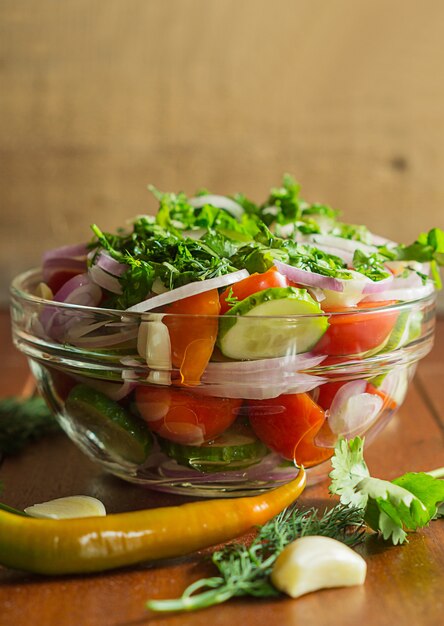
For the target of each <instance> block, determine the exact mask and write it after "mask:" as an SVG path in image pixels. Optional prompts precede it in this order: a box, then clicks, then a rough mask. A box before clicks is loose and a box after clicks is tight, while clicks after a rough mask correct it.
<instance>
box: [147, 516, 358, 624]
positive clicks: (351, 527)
mask: <svg viewBox="0 0 444 626" xmlns="http://www.w3.org/2000/svg"><path fill="white" fill-rule="evenodd" d="M364 533H365V530H364V522H363V517H362V510H361V509H359V508H357V507H347V506H343V505H341V504H338V505H337V506H335V507H333V508H332V509H330V510H327V509H326V510H325V511H324V512H323V513H322V514H321V515H320V514H319V511H318V510H317V509H313V508H312V509H308V510H307V509H305V510H304V509H300V508H298V507H297V506H295V505H294V506H292V507H290V508H288V509H286V510H284V511H283V512H282V513H280V514H279V515H277V516H276V517H274V518H273V519H272V520H271V521H270V522H268V523H267V524H265V525H264V526H262V528H260V529H259V531H258V534H257V536H256V538H255V539H254V540H253V541H252V543H251V544H250V545H248V546H245V545H242V544H238V543H236V544H230V545H227V546H225V547H224V548H222V550H218V551H216V552H214V553H213V555H212V557H211V561H212V563H213V564H214V565H215V567H216V568H217V570H218V572H219V575H218V576H213V577H211V578H204V579H201V580H198V581H196V582H195V583H193V584H191V585H190V586H189V587H188V588H187V589H186V590H185V591H184V593H183V595H182V596H181V597H180V598H177V599H173V600H150V601H148V602H147V605H146V606H147V608H148V609H150V610H151V611H156V612H166V611H194V610H197V609H203V608H205V607H208V606H213V605H215V604H220V603H222V602H225V601H226V600H229V599H230V598H234V597H239V596H254V597H260V598H264V597H270V596H279V595H281V594H280V592H279V591H278V590H277V589H276V588H275V587H273V585H272V584H271V582H270V579H269V576H270V573H271V570H272V568H273V565H274V563H275V561H276V559H277V557H278V556H279V554H280V553H281V552H282V550H283V549H284V548H285V546H286V545H288V544H289V543H290V542H292V541H294V540H295V539H296V538H297V537H304V536H307V535H322V536H324V537H332V538H334V539H338V540H339V541H342V542H344V543H345V544H347V545H349V546H354V545H356V544H358V543H360V542H361V541H363V538H364Z"/></svg>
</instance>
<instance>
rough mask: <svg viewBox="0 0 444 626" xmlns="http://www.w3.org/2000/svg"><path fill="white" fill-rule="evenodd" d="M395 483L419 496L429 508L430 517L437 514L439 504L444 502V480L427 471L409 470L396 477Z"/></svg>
mask: <svg viewBox="0 0 444 626" xmlns="http://www.w3.org/2000/svg"><path fill="white" fill-rule="evenodd" d="M393 483H394V484H395V485H399V486H400V487H403V488H404V489H407V490H408V491H410V492H411V493H413V494H414V495H415V496H416V497H417V498H419V499H420V500H421V502H422V503H423V504H424V506H425V507H426V508H427V511H428V514H429V517H430V518H432V517H435V515H436V514H437V511H438V508H437V505H438V504H439V503H441V502H444V481H442V480H437V479H436V478H434V477H433V476H430V474H426V473H425V472H409V473H408V474H404V475H403V476H400V477H399V478H396V479H395V480H394V481H393Z"/></svg>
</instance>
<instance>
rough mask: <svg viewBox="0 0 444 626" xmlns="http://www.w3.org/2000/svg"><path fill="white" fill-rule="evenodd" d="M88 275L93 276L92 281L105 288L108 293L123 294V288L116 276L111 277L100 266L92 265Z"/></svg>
mask: <svg viewBox="0 0 444 626" xmlns="http://www.w3.org/2000/svg"><path fill="white" fill-rule="evenodd" d="M88 273H89V275H90V276H91V280H92V281H93V282H95V283H96V285H99V287H103V289H106V290H107V291H111V293H117V294H121V293H122V287H121V285H120V283H119V281H118V279H117V278H116V277H115V276H111V274H108V273H107V272H105V270H103V269H102V268H101V267H99V266H98V265H91V266H90V267H89V268H88Z"/></svg>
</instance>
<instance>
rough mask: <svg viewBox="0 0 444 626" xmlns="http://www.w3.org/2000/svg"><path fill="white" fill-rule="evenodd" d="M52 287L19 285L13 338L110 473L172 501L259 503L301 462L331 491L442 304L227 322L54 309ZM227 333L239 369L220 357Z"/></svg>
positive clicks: (380, 424)
mask: <svg viewBox="0 0 444 626" xmlns="http://www.w3.org/2000/svg"><path fill="white" fill-rule="evenodd" d="M41 280H42V278H41V273H40V271H39V270H31V271H29V272H27V273H25V274H22V275H20V276H18V277H17V278H16V279H15V280H14V282H13V284H12V287H11V299H12V304H11V311H12V328H13V337H14V342H15V345H16V346H17V347H18V348H19V350H21V351H22V352H23V353H24V354H25V355H26V356H27V357H28V358H29V361H30V365H31V369H32V372H33V374H34V376H35V378H36V381H37V385H38V388H39V390H40V392H41V394H42V395H43V396H44V398H45V399H46V401H47V403H48V405H49V406H50V408H51V409H52V410H53V412H54V414H55V416H56V418H57V420H58V421H59V423H60V424H61V426H62V428H63V429H64V430H65V431H66V433H67V434H68V435H69V437H70V438H71V439H72V440H73V441H74V442H75V443H76V444H77V445H78V446H79V447H80V448H81V449H82V450H83V451H84V452H85V453H86V454H87V455H88V456H89V457H90V458H92V459H93V460H94V461H96V462H97V463H99V464H100V465H101V466H102V467H103V468H104V469H105V470H106V471H108V472H111V473H112V474H115V475H116V476H119V477H121V478H123V479H125V480H128V481H131V482H134V483H139V484H140V485H144V486H146V487H150V488H155V489H160V490H164V491H169V492H174V493H181V494H188V495H195V496H205V497H208V496H218V497H220V496H224V495H226V496H233V495H241V494H245V493H250V494H252V493H255V492H256V493H257V492H260V491H263V490H266V489H269V488H271V487H275V486H277V485H279V484H281V483H284V482H286V481H288V480H289V479H291V478H292V477H294V476H296V474H297V472H298V465H301V464H303V465H304V466H305V467H306V468H307V475H308V482H309V484H314V483H315V482H318V481H320V480H322V479H323V478H325V477H326V476H327V474H328V472H329V471H330V457H331V456H332V454H333V450H334V446H335V443H336V441H337V439H338V437H340V436H344V437H347V438H350V437H353V436H356V435H360V436H364V435H365V437H366V442H367V443H368V442H369V441H371V440H372V439H374V437H376V435H377V434H378V433H379V432H380V431H381V430H382V429H383V428H384V427H385V426H386V424H387V423H388V421H389V420H390V419H391V418H392V417H393V415H394V414H395V412H396V411H397V410H398V408H399V407H400V405H401V404H402V403H403V401H404V398H405V395H406V392H407V388H408V385H409V382H410V381H411V379H412V376H413V374H414V371H415V368H416V364H417V362H418V361H419V359H421V358H422V357H424V356H425V355H426V354H427V353H428V352H429V351H430V349H431V347H432V342H433V333H434V323H435V295H434V294H432V295H430V296H427V297H426V298H422V299H420V300H416V301H412V302H407V303H398V304H393V305H385V306H379V307H378V308H369V309H365V308H362V309H359V310H358V311H356V310H354V311H353V312H350V311H348V312H336V313H328V314H322V315H297V316H286V317H258V316H256V317H254V316H250V315H246V316H243V317H239V316H238V317H235V316H228V317H230V319H229V320H228V321H227V315H225V316H200V315H172V314H165V313H157V312H150V313H143V314H140V313H128V312H126V311H117V310H108V309H100V308H91V307H87V306H80V305H73V304H66V303H59V302H54V301H51V300H45V299H43V298H41V297H38V296H36V295H34V294H35V293H37V292H38V285H39V283H40V282H41ZM327 322H328V324H329V326H328V330H327V332H326V333H325V334H324V335H323V336H322V338H321V339H320V341H318V342H315V344H314V345H312V346H310V345H309V344H310V342H311V339H310V337H311V336H312V335H313V332H314V330H316V329H317V328H318V329H319V328H321V327H322V328H325V327H326V326H327ZM227 324H228V326H227ZM233 329H234V331H235V332H234V333H233V332H232V331H233ZM227 332H231V333H232V334H231V335H229V337H230V351H231V356H232V358H231V359H230V358H227V357H226V356H223V355H222V353H221V351H220V350H219V349H218V347H217V345H218V342H219V341H220V337H221V335H222V334H223V333H227ZM315 334H316V333H315ZM217 336H219V339H218V341H217V342H216V344H215V341H216V337H217ZM165 346H167V347H168V350H169V352H168V353H167V354H166V352H165ZM302 350H303V351H302ZM245 351H246V353H248V354H250V359H249V360H241V358H240V355H242V354H243V353H244V352H245ZM226 353H227V351H226V350H225V354H226ZM252 354H254V355H255V357H256V358H251V355H252ZM209 356H211V358H210V361H209V362H208V363H207V361H208V357H209Z"/></svg>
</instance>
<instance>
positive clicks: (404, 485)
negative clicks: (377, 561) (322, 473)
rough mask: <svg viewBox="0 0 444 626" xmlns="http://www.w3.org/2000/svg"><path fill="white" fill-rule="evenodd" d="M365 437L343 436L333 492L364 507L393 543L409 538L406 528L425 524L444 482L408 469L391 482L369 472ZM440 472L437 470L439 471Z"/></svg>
mask: <svg viewBox="0 0 444 626" xmlns="http://www.w3.org/2000/svg"><path fill="white" fill-rule="evenodd" d="M363 449H364V440H363V439H360V438H359V437H355V439H352V440H350V441H348V442H347V441H346V440H345V439H341V440H340V441H339V442H338V444H337V446H336V450H335V455H334V457H333V459H332V465H333V468H334V469H333V470H332V472H331V473H330V478H331V479H332V482H331V485H330V491H331V493H335V494H338V495H339V496H340V498H341V502H342V503H343V504H350V503H351V504H354V505H359V506H361V507H363V508H365V515H364V518H365V521H366V522H367V523H368V524H369V526H370V527H371V528H373V530H376V531H379V532H381V534H382V536H383V538H384V539H391V540H392V542H393V543H394V544H397V543H403V542H404V541H405V540H406V536H407V535H406V531H409V530H410V531H413V530H416V529H417V528H421V527H423V526H426V525H427V524H428V523H429V521H430V520H431V519H433V518H434V517H435V516H436V514H437V510H438V509H437V504H438V503H440V502H441V501H443V500H444V483H443V482H442V481H440V480H439V479H438V478H436V477H434V476H431V475H429V474H424V473H422V472H419V473H409V474H405V475H404V476H401V477H399V478H397V479H396V480H394V481H392V482H390V481H386V480H380V479H379V478H373V477H371V476H370V473H369V471H368V468H367V465H366V463H365V461H364V455H363ZM436 475H438V473H436Z"/></svg>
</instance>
